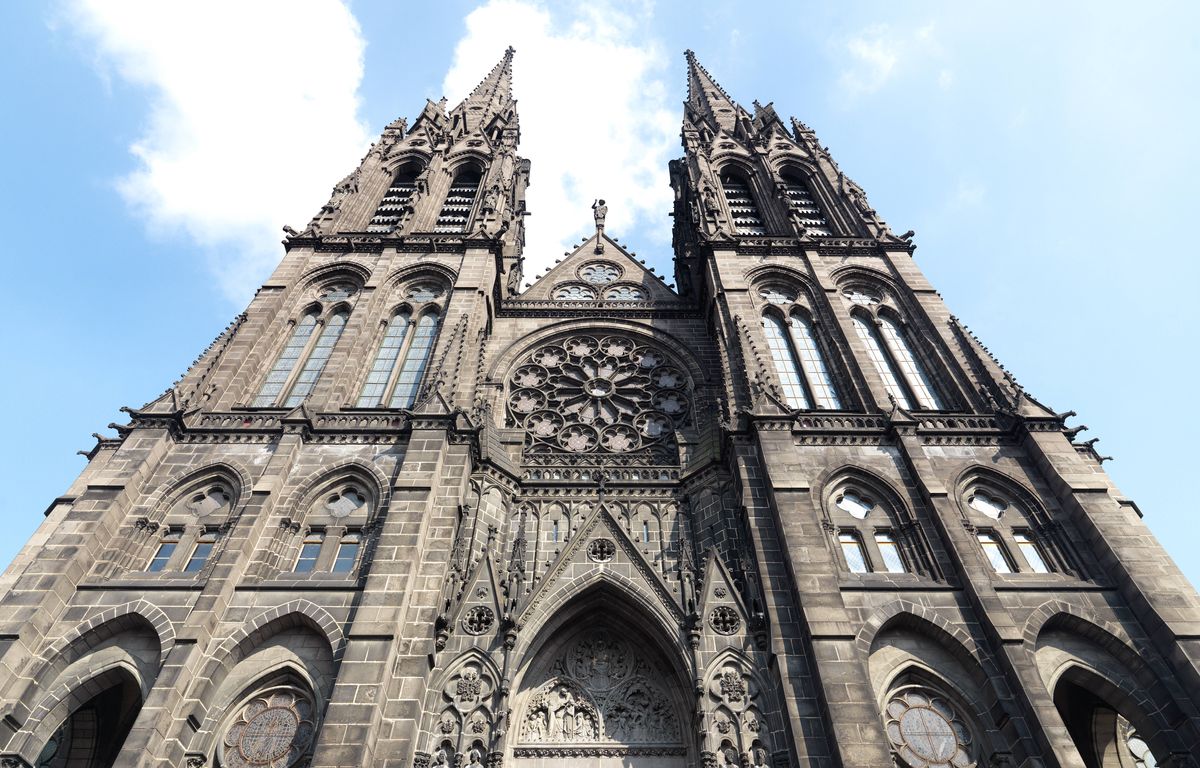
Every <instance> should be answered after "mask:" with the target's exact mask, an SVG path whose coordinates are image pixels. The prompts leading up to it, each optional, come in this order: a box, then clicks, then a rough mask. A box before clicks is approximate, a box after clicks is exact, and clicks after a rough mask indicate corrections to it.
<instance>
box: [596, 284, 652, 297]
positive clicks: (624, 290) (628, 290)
mask: <svg viewBox="0 0 1200 768" xmlns="http://www.w3.org/2000/svg"><path fill="white" fill-rule="evenodd" d="M604 298H606V299H608V300H609V301H640V300H642V299H644V298H646V294H644V293H642V289H641V288H637V287H635V286H632V285H618V286H614V287H612V288H609V289H608V290H607V291H605V292H604Z"/></svg>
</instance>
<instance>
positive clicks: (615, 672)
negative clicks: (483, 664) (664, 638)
mask: <svg viewBox="0 0 1200 768" xmlns="http://www.w3.org/2000/svg"><path fill="white" fill-rule="evenodd" d="M588 603H589V605H588V606H587V607H586V608H585V609H583V610H578V611H573V612H571V616H572V617H573V618H572V619H571V620H567V621H560V622H558V624H557V627H556V628H555V629H553V630H552V631H551V632H548V633H547V635H548V637H547V639H545V640H544V641H543V642H541V643H540V644H538V645H536V646H535V648H534V650H532V651H531V652H530V654H529V655H528V662H527V663H526V664H525V668H524V669H523V671H522V675H521V678H520V683H519V690H518V693H517V696H516V698H515V701H514V707H513V713H514V717H513V721H512V727H511V729H510V732H509V735H508V751H509V757H510V759H511V760H512V761H513V764H515V765H516V766H518V768H551V766H554V768H562V766H565V765H578V766H588V768H618V767H619V768H643V767H646V768H648V767H649V766H654V768H684V766H687V765H694V764H696V760H695V759H694V753H695V748H694V745H693V744H691V742H692V739H691V738H690V734H691V732H692V730H693V729H692V728H691V719H692V709H693V707H692V706H690V705H689V701H690V699H689V696H688V692H689V688H688V686H687V685H686V684H685V682H684V679H685V678H684V676H683V675H681V674H680V667H679V665H677V664H673V663H672V662H671V661H670V658H669V655H668V653H667V652H666V651H665V649H664V648H663V644H662V643H658V642H655V640H654V639H653V638H652V637H651V634H650V633H649V632H647V627H648V626H650V624H649V622H647V621H645V620H639V618H637V616H636V614H635V613H631V612H622V611H620V610H618V609H617V608H616V607H615V606H614V605H613V604H612V603H611V602H605V601H588ZM507 764H508V763H507V761H506V765H507Z"/></svg>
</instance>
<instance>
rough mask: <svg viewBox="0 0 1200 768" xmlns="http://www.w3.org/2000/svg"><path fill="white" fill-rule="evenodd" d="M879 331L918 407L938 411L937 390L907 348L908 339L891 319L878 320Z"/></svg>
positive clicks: (939, 406)
mask: <svg viewBox="0 0 1200 768" xmlns="http://www.w3.org/2000/svg"><path fill="white" fill-rule="evenodd" d="M879 329H880V331H881V332H882V333H883V340H884V343H886V344H887V347H888V350H889V351H890V352H891V353H892V358H893V359H894V360H895V361H896V364H897V365H898V366H899V367H900V371H901V373H903V374H904V380H905V381H906V382H908V387H909V389H911V390H912V391H913V394H914V395H916V398H917V402H918V403H919V404H920V406H921V407H922V408H928V409H930V410H940V409H941V407H942V403H941V400H939V399H938V396H937V390H935V389H934V386H933V382H932V381H930V379H929V375H928V374H927V373H926V371H925V369H924V368H923V367H922V366H921V363H920V362H918V361H917V358H916V355H914V354H913V351H912V348H911V347H909V345H908V339H907V338H905V336H904V334H903V333H902V332H901V331H900V329H899V328H898V327H896V324H895V323H894V322H893V321H892V320H891V318H888V317H881V318H879Z"/></svg>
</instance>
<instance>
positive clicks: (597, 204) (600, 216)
mask: <svg viewBox="0 0 1200 768" xmlns="http://www.w3.org/2000/svg"><path fill="white" fill-rule="evenodd" d="M607 215H608V206H607V205H605V203H604V201H603V200H594V201H592V218H593V219H594V220H595V221H596V235H597V236H600V235H603V234H604V217H605V216H607Z"/></svg>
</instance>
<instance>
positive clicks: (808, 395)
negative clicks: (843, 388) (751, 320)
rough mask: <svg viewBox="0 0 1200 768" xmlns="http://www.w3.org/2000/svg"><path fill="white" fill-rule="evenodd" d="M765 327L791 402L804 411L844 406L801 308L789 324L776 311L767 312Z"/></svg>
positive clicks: (786, 394)
mask: <svg viewBox="0 0 1200 768" xmlns="http://www.w3.org/2000/svg"><path fill="white" fill-rule="evenodd" d="M763 328H764V329H765V330H766V334H767V347H768V348H769V349H770V350H771V359H772V361H773V362H774V363H775V372H776V373H777V374H778V375H779V383H780V385H781V386H782V388H783V395H784V398H785V399H786V400H787V403H788V405H790V406H791V407H793V408H798V409H801V410H808V409H810V408H819V409H823V410H836V409H838V408H841V407H842V406H841V402H840V401H839V400H838V397H837V392H836V390H835V389H834V386H833V380H832V379H831V378H830V376H829V370H828V369H827V368H826V367H825V360H824V359H823V358H822V357H821V350H820V348H819V347H818V346H817V340H816V337H815V336H814V334H813V328H812V323H811V321H809V319H808V318H807V317H804V316H803V315H801V314H800V312H799V311H798V310H797V311H796V312H794V313H793V314H792V315H791V317H789V318H788V320H787V322H786V323H785V322H784V320H783V319H782V318H780V317H779V316H778V315H776V314H775V313H774V312H767V313H765V314H763Z"/></svg>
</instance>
